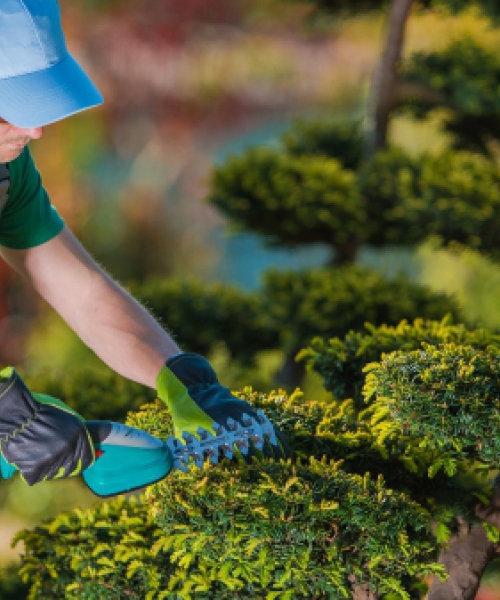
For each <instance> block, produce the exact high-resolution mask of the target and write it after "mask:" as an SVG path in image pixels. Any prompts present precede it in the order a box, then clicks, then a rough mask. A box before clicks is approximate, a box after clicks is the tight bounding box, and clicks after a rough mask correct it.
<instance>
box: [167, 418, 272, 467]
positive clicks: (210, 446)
mask: <svg viewBox="0 0 500 600" xmlns="http://www.w3.org/2000/svg"><path fill="white" fill-rule="evenodd" d="M213 429H214V431H215V435H214V434H212V433H211V432H210V431H208V430H206V429H203V428H201V427H200V428H198V430H197V432H196V436H194V435H192V434H190V433H183V434H182V440H180V439H177V438H174V437H169V438H168V440H166V444H167V446H168V447H169V449H170V451H171V452H172V456H173V457H174V468H176V469H179V470H181V471H183V472H187V471H188V470H189V467H190V465H191V464H192V463H193V462H194V464H195V465H196V466H197V467H198V468H201V467H202V466H203V462H204V460H205V459H207V458H208V459H209V460H210V462H211V463H212V464H217V463H218V462H219V460H221V458H223V457H225V458H228V459H231V458H233V456H234V450H235V448H238V450H239V451H240V452H241V453H242V454H244V455H246V454H248V452H249V451H250V448H251V447H252V446H253V447H255V448H257V449H258V450H262V449H263V448H264V444H265V441H266V438H267V439H268V441H269V443H270V444H272V445H274V446H277V445H278V441H277V439H276V432H275V431H274V426H273V425H272V423H271V421H269V419H268V418H267V417H266V415H265V414H264V412H263V411H262V410H259V411H257V416H256V417H255V418H252V417H250V416H249V415H247V414H244V415H242V417H241V422H240V423H239V422H238V421H235V420H234V419H231V418H230V419H228V420H227V423H226V426H225V427H223V426H222V425H220V424H219V423H215V424H214V427H213Z"/></svg>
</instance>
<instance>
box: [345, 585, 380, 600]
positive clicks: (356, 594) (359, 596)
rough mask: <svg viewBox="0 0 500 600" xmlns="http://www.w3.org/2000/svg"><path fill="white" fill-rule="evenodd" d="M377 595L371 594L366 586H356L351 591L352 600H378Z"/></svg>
mask: <svg viewBox="0 0 500 600" xmlns="http://www.w3.org/2000/svg"><path fill="white" fill-rule="evenodd" d="M379 597H380V596H379V595H378V594H377V593H376V592H372V591H370V590H369V589H368V586H366V585H356V586H354V587H353V589H352V600H378V599H379Z"/></svg>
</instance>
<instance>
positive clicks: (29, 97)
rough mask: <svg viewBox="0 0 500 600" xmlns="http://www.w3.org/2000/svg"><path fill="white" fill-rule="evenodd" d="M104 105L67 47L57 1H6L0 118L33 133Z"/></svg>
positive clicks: (0, 28) (0, 20) (1, 17)
mask: <svg viewBox="0 0 500 600" xmlns="http://www.w3.org/2000/svg"><path fill="white" fill-rule="evenodd" d="M102 102H103V98H102V96H101V94H100V92H99V90H98V89H97V88H96V86H95V85H94V84H93V83H92V81H91V80H90V79H89V77H88V76H87V74H86V73H85V72H84V71H83V69H82V68H81V67H80V65H79V64H78V63H77V62H76V61H75V59H74V58H73V57H72V56H71V54H70V53H69V52H68V49H67V48H66V42H65V39H64V33H63V30H62V24H61V13H60V10H59V4H58V2H57V0H0V117H2V118H3V119H5V121H8V122H9V123H12V124H13V125H16V126H17V127H23V128H27V129H29V128H32V127H41V126H42V125H47V124H49V123H53V122H54V121H60V120H61V119H64V118H65V117H69V116H70V115H73V114H75V113H77V112H80V111H82V110H85V109H87V108H91V107H93V106H97V105H98V104H101V103H102Z"/></svg>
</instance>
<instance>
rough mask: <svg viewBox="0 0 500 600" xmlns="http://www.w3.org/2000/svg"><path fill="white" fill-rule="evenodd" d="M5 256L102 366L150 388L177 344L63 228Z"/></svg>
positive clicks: (176, 348) (177, 349)
mask: <svg viewBox="0 0 500 600" xmlns="http://www.w3.org/2000/svg"><path fill="white" fill-rule="evenodd" d="M6 258H7V259H8V260H9V262H11V263H12V264H13V266H14V267H15V268H16V269H17V270H18V271H20V272H21V273H23V274H24V275H25V276H27V277H28V279H30V281H31V282H32V284H33V286H34V287H35V289H36V290H37V291H38V292H39V293H40V295H41V296H42V297H43V298H44V299H45V300H46V301H47V302H48V303H49V304H50V305H51V306H52V307H53V308H54V309H55V310H56V311H57V312H58V313H59V314H60V315H61V316H62V318H63V319H64V320H65V321H66V322H67V323H68V325H69V326H70V327H71V328H72V329H73V330H74V331H75V332H76V333H77V334H78V336H79V337H80V338H81V339H82V340H83V341H84V342H85V343H86V344H87V345H88V346H89V347H90V348H91V349H92V350H93V351H94V352H95V353H96V354H97V355H98V356H99V357H100V358H101V359H102V360H103V361H104V362H105V363H106V364H107V365H109V366H110V367H111V368H112V369H113V370H115V371H116V372H118V373H120V374H121V375H123V376H125V377H128V378H129V379H132V380H134V381H138V382H139V383H142V384H144V385H147V386H149V387H152V388H154V387H155V381H156V376H157V375H158V372H159V371H160V369H161V367H162V365H163V364H164V363H165V360H166V359H167V358H168V357H169V356H171V355H172V354H175V353H177V352H179V348H178V346H177V345H176V344H175V342H174V341H173V340H172V338H171V337H170V335H169V334H168V333H167V332H166V331H165V330H164V329H163V328H162V327H161V326H160V325H159V324H158V323H157V322H156V321H155V319H154V318H153V317H152V316H151V315H150V314H149V313H148V311H147V310H146V309H145V308H144V307H143V306H141V305H140V304H139V303H138V302H137V301H136V300H134V299H133V298H132V297H131V296H130V295H129V294H128V293H127V292H126V291H125V290H123V289H122V288H121V287H120V286H119V285H118V284H117V283H116V282H114V281H113V280H112V279H111V278H110V277H109V276H108V275H107V274H106V273H104V272H103V271H102V269H100V268H99V267H98V266H97V265H96V264H95V262H94V261H93V260H92V259H91V258H90V257H89V255H88V254H87V253H86V252H85V251H84V250H83V248H82V247H81V246H80V244H79V243H78V242H77V241H76V240H75V238H74V237H73V235H72V234H71V233H70V232H69V231H68V230H64V231H63V232H62V233H61V234H59V235H58V236H57V237H56V238H54V239H53V240H51V241H50V242H48V243H46V244H43V246H39V247H38V248H34V249H31V250H29V251H11V250H9V251H8V252H7V253H6Z"/></svg>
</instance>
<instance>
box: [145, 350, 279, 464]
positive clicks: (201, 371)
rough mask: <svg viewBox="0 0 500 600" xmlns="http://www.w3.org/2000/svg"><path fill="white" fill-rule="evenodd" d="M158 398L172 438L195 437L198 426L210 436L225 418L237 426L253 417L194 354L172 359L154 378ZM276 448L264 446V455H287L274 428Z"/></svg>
mask: <svg viewBox="0 0 500 600" xmlns="http://www.w3.org/2000/svg"><path fill="white" fill-rule="evenodd" d="M156 383H157V391H158V396H159V398H160V399H161V400H163V401H164V402H165V403H166V405H167V406H168V408H169V409H170V412H171V414H172V420H173V423H174V432H175V436H176V437H178V438H180V437H181V436H182V433H183V432H187V433H191V434H193V435H196V432H197V430H198V428H199V427H202V428H203V429H207V430H209V431H211V432H212V433H214V429H213V426H214V423H218V424H220V425H223V426H224V427H225V426H226V425H227V422H228V420H229V419H233V420H235V421H238V422H240V423H241V420H242V416H243V415H244V414H247V415H248V416H250V417H252V418H255V417H257V411H256V409H255V408H254V407H253V406H252V405H251V404H249V403H248V402H245V401H244V400H240V399H239V398H236V397H235V396H233V395H232V394H231V392H230V391H229V389H228V388H227V387H224V386H222V385H221V384H220V383H219V381H218V379H217V376H216V374H215V371H214V370H213V369H212V367H211V366H210V364H209V363H208V361H207V360H206V359H205V358H203V357H202V356H199V355H198V354H192V353H185V354H184V353H183V354H177V355H176V356H173V357H172V358H170V359H169V360H168V361H167V364H166V365H165V366H164V367H163V368H162V370H161V371H160V373H159V375H158V378H157V382H156ZM275 431H276V436H277V438H278V440H279V444H280V445H279V447H276V446H271V444H269V443H268V444H266V445H265V447H264V455H265V456H268V457H272V458H280V457H283V456H287V455H289V454H290V452H289V450H288V446H287V443H286V441H285V439H284V438H283V436H282V434H281V433H280V432H279V431H278V430H277V429H276V427H275Z"/></svg>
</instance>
